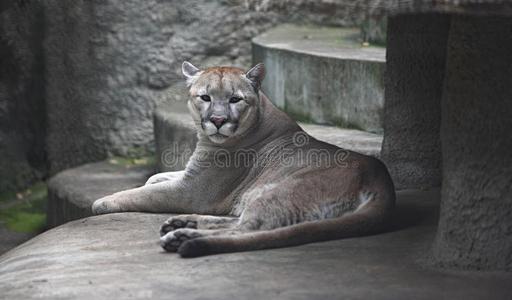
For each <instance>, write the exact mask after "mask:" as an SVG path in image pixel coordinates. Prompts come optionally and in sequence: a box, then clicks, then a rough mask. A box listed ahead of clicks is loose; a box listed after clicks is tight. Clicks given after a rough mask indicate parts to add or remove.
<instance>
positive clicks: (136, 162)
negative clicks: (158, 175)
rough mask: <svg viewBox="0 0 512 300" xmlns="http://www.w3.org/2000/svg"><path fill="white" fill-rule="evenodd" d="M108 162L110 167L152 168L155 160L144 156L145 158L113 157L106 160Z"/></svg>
mask: <svg viewBox="0 0 512 300" xmlns="http://www.w3.org/2000/svg"><path fill="white" fill-rule="evenodd" d="M108 162H109V163H110V164H112V165H120V166H125V167H134V166H152V165H155V163H156V160H155V158H154V157H153V156H146V157H122V156H114V157H111V158H110V159H109V160H108Z"/></svg>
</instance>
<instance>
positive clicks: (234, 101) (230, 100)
mask: <svg viewBox="0 0 512 300" xmlns="http://www.w3.org/2000/svg"><path fill="white" fill-rule="evenodd" d="M241 100H242V98H240V97H231V98H229V103H237V102H240V101H241Z"/></svg>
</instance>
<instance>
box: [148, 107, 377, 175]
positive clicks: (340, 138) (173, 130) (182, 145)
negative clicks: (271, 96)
mask: <svg viewBox="0 0 512 300" xmlns="http://www.w3.org/2000/svg"><path fill="white" fill-rule="evenodd" d="M154 117H155V138H156V144H157V151H156V155H157V161H158V163H157V165H158V167H159V170H160V171H161V172H163V171H177V170H183V169H184V168H185V165H186V164H187V161H188V159H189V158H190V156H191V155H192V153H193V151H194V149H195V148H196V141H197V138H196V135H197V129H196V127H195V125H194V122H193V120H192V117H191V116H190V115H189V114H188V113H187V112H174V110H172V107H171V108H163V107H161V108H159V109H157V110H156V112H155V116H154ZM299 125H300V126H301V127H302V128H303V129H304V130H305V131H306V132H307V133H308V134H310V135H311V136H313V137H314V138H316V139H318V140H321V141H325V142H327V143H331V144H333V145H336V146H338V147H341V148H344V149H348V150H353V151H357V152H360V153H363V154H366V155H372V156H375V157H379V156H380V149H381V145H382V136H381V135H378V134H373V133H369V132H365V131H361V130H354V129H343V128H338V127H334V126H322V125H314V124H305V123H299Z"/></svg>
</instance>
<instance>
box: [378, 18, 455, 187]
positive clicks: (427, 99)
mask: <svg viewBox="0 0 512 300" xmlns="http://www.w3.org/2000/svg"><path fill="white" fill-rule="evenodd" d="M449 28H450V17H449V16H443V15H432V14H427V15H418V16H396V17H392V18H390V19H389V21H388V44H387V71H386V72H387V73H386V74H387V75H386V91H385V93H386V101H385V104H384V142H383V145H382V159H383V160H384V162H385V163H386V165H387V166H388V168H389V171H390V173H391V176H392V177H393V181H394V182H395V185H396V187H397V188H424V187H432V186H439V185H440V183H441V140H440V137H439V131H440V122H441V107H440V103H441V95H442V87H443V78H444V69H445V63H446V40H447V37H448V30H449Z"/></svg>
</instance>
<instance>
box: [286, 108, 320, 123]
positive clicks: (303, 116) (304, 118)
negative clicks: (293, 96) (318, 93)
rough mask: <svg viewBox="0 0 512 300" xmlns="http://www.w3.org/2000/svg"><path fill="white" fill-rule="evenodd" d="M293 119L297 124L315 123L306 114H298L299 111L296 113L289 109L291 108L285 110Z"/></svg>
mask: <svg viewBox="0 0 512 300" xmlns="http://www.w3.org/2000/svg"><path fill="white" fill-rule="evenodd" d="M284 111H285V112H286V113H287V114H288V115H289V116H290V117H291V118H292V119H294V120H295V121H297V122H302V123H313V120H311V118H310V117H309V116H308V115H306V114H303V113H301V112H297V111H294V110H292V109H289V108H285V110H284Z"/></svg>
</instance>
